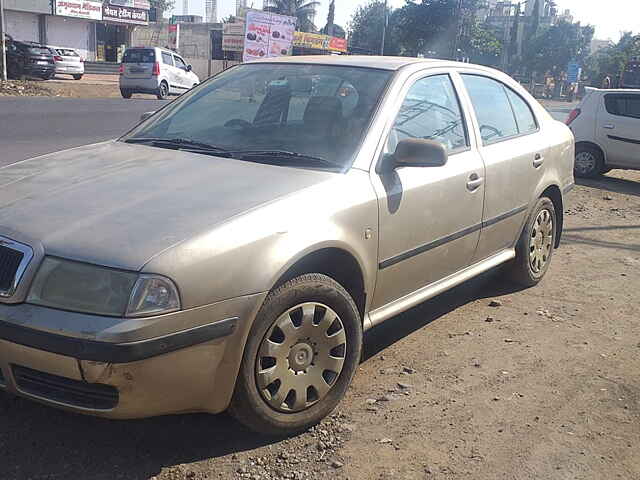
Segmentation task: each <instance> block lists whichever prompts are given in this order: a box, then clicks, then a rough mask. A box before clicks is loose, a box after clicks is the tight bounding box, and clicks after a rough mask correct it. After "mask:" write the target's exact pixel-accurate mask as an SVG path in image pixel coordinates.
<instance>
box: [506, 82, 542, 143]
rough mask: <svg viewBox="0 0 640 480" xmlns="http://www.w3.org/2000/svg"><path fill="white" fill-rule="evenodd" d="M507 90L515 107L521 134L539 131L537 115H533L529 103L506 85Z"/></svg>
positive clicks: (514, 110) (514, 111)
mask: <svg viewBox="0 0 640 480" xmlns="http://www.w3.org/2000/svg"><path fill="white" fill-rule="evenodd" d="M505 90H506V91H507V96H508V97H509V101H510V102H511V106H512V107H513V113H514V114H515V116H516V123H517V124H518V131H519V132H520V134H521V135H523V134H527V133H533V132H537V131H538V124H537V123H536V117H534V116H533V112H532V111H531V107H530V106H529V104H528V103H527V102H526V101H525V100H524V99H523V98H522V97H521V96H520V95H518V94H517V93H516V92H514V91H513V90H511V89H510V88H508V87H505Z"/></svg>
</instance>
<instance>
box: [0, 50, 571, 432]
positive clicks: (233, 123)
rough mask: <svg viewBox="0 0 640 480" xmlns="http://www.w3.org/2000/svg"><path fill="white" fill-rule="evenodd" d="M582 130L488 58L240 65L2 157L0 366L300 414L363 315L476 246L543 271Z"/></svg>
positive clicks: (258, 423)
mask: <svg viewBox="0 0 640 480" xmlns="http://www.w3.org/2000/svg"><path fill="white" fill-rule="evenodd" d="M573 158H574V139H573V136H572V134H571V132H570V131H569V129H568V128H567V127H566V126H565V125H564V124H562V123H559V122H556V121H555V120H553V119H552V118H551V117H550V116H549V115H548V114H547V113H546V112H545V110H544V109H543V108H542V107H541V106H540V105H539V104H538V103H536V101H535V100H533V99H532V97H530V96H529V95H528V94H527V92H526V91H524V90H523V89H522V88H521V87H520V86H519V85H518V83H516V82H515V81H513V80H511V79H510V78H509V77H507V76H505V75H503V74H502V73H499V72H496V71H494V70H491V69H488V68H484V67H478V66H473V65H468V64H457V63H447V62H443V61H428V60H421V59H410V58H375V57H309V58H305V57H293V58H288V59H282V58H279V59H277V60H264V61H258V62H254V63H248V64H244V65H241V66H237V67H234V68H232V69H230V70H227V71H225V72H224V73H221V74H220V75H218V76H216V77H214V78H212V79H210V80H209V81H207V82H205V83H203V84H202V85H200V86H198V87H196V88H194V89H193V90H191V91H190V92H188V93H187V94H185V95H184V96H182V97H181V98H179V99H177V100H176V101H174V102H172V103H171V104H168V105H167V106H165V107H164V108H163V109H162V110H160V111H159V112H157V113H155V114H153V115H151V116H150V117H149V118H146V119H145V120H144V121H142V123H141V124H140V125H138V126H137V127H136V128H134V129H133V130H132V131H131V132H129V133H128V134H126V135H125V136H123V137H122V138H120V139H118V140H115V141H108V142H104V143H99V144H96V145H89V146H84V147H78V148H73V149H71V150H66V151H64V152H60V153H55V154H51V155H45V156H42V157H38V158H35V159H32V160H28V161H24V162H20V163H16V164H13V165H9V166H7V167H4V168H2V169H0V372H1V375H0V386H1V387H0V388H2V389H4V390H6V391H8V392H11V393H13V394H16V395H20V396H24V397H27V398H31V399H33V400H36V401H39V402H42V403H44V404H47V405H51V406H55V407H60V408H63V409H67V410H72V411H75V412H80V413H87V414H92V415H98V416H102V417H110V418H136V417H149V416H154V415H164V414H171V413H181V412H210V413H217V412H222V411H224V410H227V409H229V410H230V412H231V413H232V414H233V415H234V416H235V417H236V418H237V419H238V420H239V421H240V422H243V423H244V424H246V425H248V426H249V427H250V428H252V429H254V430H257V431H261V432H267V433H277V434H282V433H293V432H297V431H300V430H303V429H305V428H307V427H309V426H310V425H313V424H314V423H317V422H318V421H320V420H321V419H322V418H323V417H324V416H326V415H327V414H328V413H329V412H331V411H332V410H333V409H334V408H335V407H336V405H337V404H338V402H339V401H340V399H341V398H342V397H343V396H344V394H345V392H346V390H347V388H348V387H349V384H350V382H351V380H352V378H353V375H354V374H355V372H356V369H357V367H358V362H359V360H360V356H361V351H362V342H363V331H365V330H367V329H370V328H372V327H375V326H376V325H379V324H381V323H382V322H384V321H386V320H388V319H390V318H393V317H394V316H396V315H397V314H398V313H400V312H402V311H404V310H407V309H408V308H411V307H413V306H414V305H417V304H419V303H420V302H423V301H425V300H426V299H429V298H431V297H434V296H436V295H438V294H439V293H441V292H443V291H445V290H447V289H450V288H451V287H453V286H455V285H458V284H460V283H462V282H464V281H466V280H468V279H471V278H472V277H474V276H476V275H478V274H480V273H482V272H485V271H487V270H490V269H493V268H495V267H498V266H499V265H503V264H504V265H506V268H505V269H504V270H505V271H506V272H507V273H508V274H509V275H510V277H511V278H513V280H514V281H516V282H518V283H519V284H521V285H525V286H533V285H535V284H537V283H538V282H539V281H540V280H541V279H542V278H543V276H544V275H545V273H546V272H547V269H548V268H549V264H550V262H551V258H552V256H553V253H554V249H555V248H557V247H558V245H559V242H560V237H561V233H562V225H563V215H562V213H563V202H564V195H565V194H566V192H568V191H569V190H570V189H571V188H572V186H573V182H574V179H573Z"/></svg>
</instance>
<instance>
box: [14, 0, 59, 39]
mask: <svg viewBox="0 0 640 480" xmlns="http://www.w3.org/2000/svg"><path fill="white" fill-rule="evenodd" d="M4 9H5V27H6V31H7V33H8V34H9V35H11V36H12V37H13V38H15V39H16V40H24V41H28V42H43V41H44V39H45V31H46V26H45V22H46V20H45V18H46V16H47V15H49V16H50V15H51V13H52V11H51V3H50V0H4Z"/></svg>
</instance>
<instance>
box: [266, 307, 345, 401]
mask: <svg viewBox="0 0 640 480" xmlns="http://www.w3.org/2000/svg"><path fill="white" fill-rule="evenodd" d="M346 349H347V335H346V332H345V328H344V325H343V323H342V320H340V318H339V317H338V315H337V314H336V313H335V312H334V311H333V310H332V309H331V308H329V307H328V306H327V305H324V304H321V303H317V302H309V303H303V304H300V305H297V306H295V307H293V308H291V309H289V310H287V311H286V312H284V313H283V314H282V315H280V316H279V317H278V318H277V319H276V321H275V322H274V323H273V325H272V326H271V328H270V329H269V330H268V332H267V334H266V335H265V337H264V339H263V341H262V344H261V345H260V348H259V350H258V355H257V358H256V384H257V387H258V390H259V391H260V394H261V396H262V398H263V399H264V400H265V402H266V403H267V404H268V405H269V406H270V407H271V408H273V409H274V410H277V411H280V412H286V413H293V412H300V411H302V410H306V409H307V408H309V407H311V406H312V405H314V404H316V403H318V402H319V401H320V400H322V399H323V398H324V397H325V396H326V395H327V394H328V393H329V391H330V390H331V388H332V386H333V385H335V383H336V381H337V379H338V377H339V376H340V373H341V372H342V368H343V366H344V362H345V355H346Z"/></svg>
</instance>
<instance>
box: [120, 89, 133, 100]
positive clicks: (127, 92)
mask: <svg viewBox="0 0 640 480" xmlns="http://www.w3.org/2000/svg"><path fill="white" fill-rule="evenodd" d="M120 95H122V98H126V99H129V98H131V96H132V95H133V92H132V91H131V90H123V89H120Z"/></svg>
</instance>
